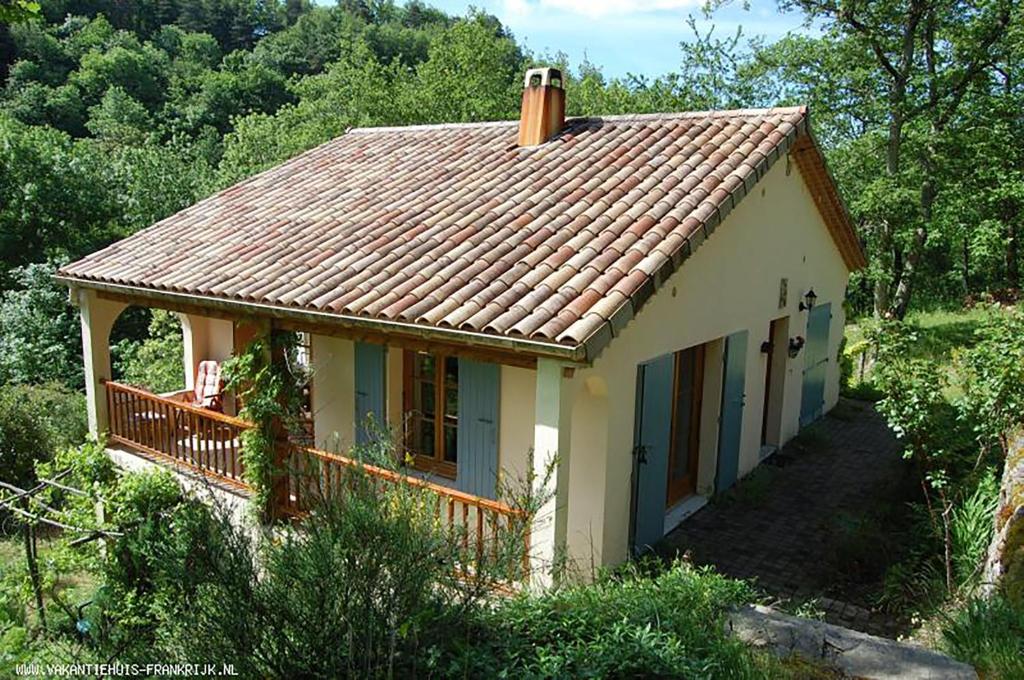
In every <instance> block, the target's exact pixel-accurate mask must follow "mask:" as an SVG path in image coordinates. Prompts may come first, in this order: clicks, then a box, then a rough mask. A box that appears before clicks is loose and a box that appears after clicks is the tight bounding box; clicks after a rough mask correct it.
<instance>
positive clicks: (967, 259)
mask: <svg viewBox="0 0 1024 680" xmlns="http://www.w3.org/2000/svg"><path fill="white" fill-rule="evenodd" d="M963 265H964V266H963V277H964V281H963V283H964V295H965V296H967V295H970V294H971V240H970V239H969V238H967V237H966V236H964V239H963Z"/></svg>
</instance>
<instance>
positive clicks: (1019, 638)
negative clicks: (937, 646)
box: [942, 595, 1024, 680]
mask: <svg viewBox="0 0 1024 680" xmlns="http://www.w3.org/2000/svg"><path fill="white" fill-rule="evenodd" d="M942 646H943V648H944V649H945V650H946V651H947V652H949V653H950V654H951V655H952V656H954V657H956V658H957V659H960V660H961V661H965V662H967V663H969V664H971V665H972V666H974V667H975V668H976V669H977V670H978V672H979V673H980V674H981V675H982V677H985V678H1006V679H1007V680H1009V679H1012V678H1022V677H1024V611H1022V610H1021V609H1019V608H1015V607H1013V606H1012V605H1011V604H1010V603H1009V602H1008V601H1007V600H1006V599H1005V598H1003V597H1002V596H1000V595H994V596H993V597H991V598H981V597H978V598H974V599H972V600H970V601H969V602H968V603H967V605H966V606H965V607H963V608H962V609H960V610H959V611H957V612H956V613H954V614H953V615H951V616H950V617H949V618H948V619H947V620H946V622H945V624H944V625H943V627H942Z"/></svg>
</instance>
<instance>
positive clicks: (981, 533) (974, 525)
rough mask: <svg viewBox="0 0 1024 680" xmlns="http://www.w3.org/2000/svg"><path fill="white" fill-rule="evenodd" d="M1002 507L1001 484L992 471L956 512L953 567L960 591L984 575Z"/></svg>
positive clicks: (952, 530)
mask: <svg viewBox="0 0 1024 680" xmlns="http://www.w3.org/2000/svg"><path fill="white" fill-rule="evenodd" d="M998 504H999V480H998V479H997V478H996V474H995V472H994V471H993V470H988V471H986V472H985V474H983V475H982V476H981V478H980V479H979V481H978V484H977V486H976V487H975V488H974V490H973V491H971V492H970V493H968V494H966V495H965V496H964V497H963V499H962V500H961V501H960V502H959V503H957V504H956V505H955V506H954V508H953V512H952V515H953V516H952V521H951V522H950V532H951V534H952V538H953V567H954V572H955V574H956V578H957V584H958V587H960V588H963V587H970V586H973V585H974V583H976V582H977V580H978V578H979V577H980V575H981V567H982V563H983V561H984V560H985V556H986V553H987V551H988V547H989V543H990V542H991V541H992V531H993V527H994V521H995V514H996V507H997V506H998Z"/></svg>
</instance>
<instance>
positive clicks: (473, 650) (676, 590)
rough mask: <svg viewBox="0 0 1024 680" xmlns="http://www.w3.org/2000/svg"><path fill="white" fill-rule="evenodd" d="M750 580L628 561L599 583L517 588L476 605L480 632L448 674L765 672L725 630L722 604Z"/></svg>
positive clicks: (742, 593) (742, 594)
mask: <svg viewBox="0 0 1024 680" xmlns="http://www.w3.org/2000/svg"><path fill="white" fill-rule="evenodd" d="M751 598H752V593H751V591H750V589H749V587H748V586H747V585H746V584H744V583H742V582H739V581H733V580H729V579H727V578H725V577H722V576H719V575H718V574H716V573H714V572H713V571H710V570H707V569H698V568H694V567H692V566H690V565H688V564H685V563H682V562H677V563H675V564H673V565H672V566H671V567H670V568H667V569H665V570H664V571H660V573H657V572H656V573H653V574H652V573H647V570H646V568H645V566H644V565H640V566H638V565H636V564H631V565H627V566H626V567H625V568H623V569H622V570H621V571H620V572H618V573H615V574H606V575H604V576H602V577H601V578H600V579H599V580H598V581H597V582H596V583H593V584H590V585H579V586H575V587H569V588H565V589H561V590H554V591H551V592H548V593H542V594H538V595H530V594H524V595H521V596H519V597H516V598H514V599H511V600H508V601H504V602H501V603H499V604H498V606H496V607H495V608H493V609H492V610H488V611H486V612H485V613H484V614H482V615H481V619H480V623H479V628H480V630H481V631H482V632H481V641H480V642H478V643H477V644H476V645H474V646H472V647H468V648H466V649H465V650H463V651H464V653H463V655H462V656H461V657H458V658H457V659H455V660H453V662H452V666H451V667H450V668H448V669H447V671H446V674H447V675H449V676H455V675H460V676H463V677H483V676H488V675H496V674H498V673H502V674H504V675H505V677H514V678H550V677H561V678H567V677H594V678H598V677H619V678H622V677H693V678H696V677H715V678H718V677H723V678H724V677H729V678H743V677H762V676H761V674H760V673H759V672H758V670H757V667H756V665H755V663H754V661H753V660H752V658H751V656H750V654H749V652H747V650H746V649H745V648H744V647H743V645H742V644H741V643H739V642H737V641H735V640H732V639H729V638H727V637H726V635H725V630H724V616H725V612H726V610H727V609H728V608H729V607H731V606H733V605H736V604H739V603H741V602H745V601H749V600H750V599H751Z"/></svg>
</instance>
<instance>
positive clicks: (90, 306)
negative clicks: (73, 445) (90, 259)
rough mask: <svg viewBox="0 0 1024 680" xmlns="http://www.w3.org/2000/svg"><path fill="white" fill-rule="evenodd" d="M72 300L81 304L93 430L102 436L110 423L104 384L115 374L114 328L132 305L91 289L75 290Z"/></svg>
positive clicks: (84, 362) (86, 380) (86, 382)
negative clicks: (112, 355) (112, 353)
mask: <svg viewBox="0 0 1024 680" xmlns="http://www.w3.org/2000/svg"><path fill="white" fill-rule="evenodd" d="M72 300H73V301H76V302H77V303H78V309H79V312H80V314H81V318H82V362H83V364H84V368H85V405H86V411H87V413H88V417H89V433H90V434H92V435H93V436H95V437H98V436H100V435H101V434H103V433H105V432H106V431H107V429H108V428H109V426H110V418H109V414H108V413H107V392H106V389H105V388H104V387H103V383H102V381H103V380H110V379H111V377H113V376H112V373H111V371H110V329H111V328H113V327H114V322H115V321H117V317H118V316H119V315H120V314H121V312H123V311H124V309H125V308H126V307H127V306H128V305H126V304H124V303H123V302H114V301H112V300H104V299H103V298H100V297H98V296H97V295H96V291H95V290H92V289H89V288H79V289H76V290H73V292H72Z"/></svg>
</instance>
